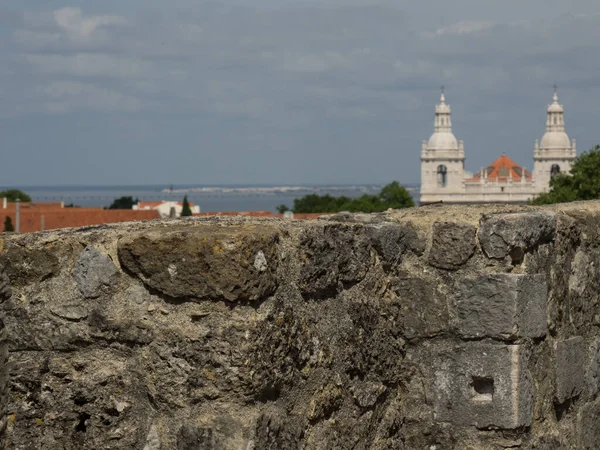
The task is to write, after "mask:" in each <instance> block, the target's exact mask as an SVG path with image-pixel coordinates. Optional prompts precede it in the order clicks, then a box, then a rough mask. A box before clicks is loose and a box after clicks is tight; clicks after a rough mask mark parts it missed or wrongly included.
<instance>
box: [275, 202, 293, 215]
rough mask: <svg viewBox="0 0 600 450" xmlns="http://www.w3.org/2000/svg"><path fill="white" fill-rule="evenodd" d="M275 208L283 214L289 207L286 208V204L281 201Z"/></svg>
mask: <svg viewBox="0 0 600 450" xmlns="http://www.w3.org/2000/svg"><path fill="white" fill-rule="evenodd" d="M275 209H276V210H277V212H278V213H279V214H283V213H284V212H286V211H289V210H290V208H288V207H287V205H284V204H283V203H282V204H281V205H279V206H276V207H275Z"/></svg>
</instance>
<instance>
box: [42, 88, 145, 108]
mask: <svg viewBox="0 0 600 450" xmlns="http://www.w3.org/2000/svg"><path fill="white" fill-rule="evenodd" d="M37 92H38V93H39V94H41V95H42V96H43V99H42V102H41V104H42V105H43V108H44V109H45V110H46V111H47V112H49V113H53V114H63V113H66V112H71V111H75V110H91V111H126V112H134V111H138V110H139V109H140V108H141V106H142V104H141V102H140V101H139V100H138V99H137V98H135V97H132V96H130V95H125V94H122V93H120V92H117V91H115V90H111V89H106V88H98V87H96V86H94V85H92V84H86V83H78V82H73V81H56V82H53V83H50V84H47V85H44V86H39V87H38V88H37Z"/></svg>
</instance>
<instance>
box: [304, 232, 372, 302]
mask: <svg viewBox="0 0 600 450" xmlns="http://www.w3.org/2000/svg"><path fill="white" fill-rule="evenodd" d="M300 251H301V252H302V256H301V260H302V267H301V269H300V286H301V290H302V292H303V293H304V294H307V295H311V296H315V297H325V296H334V295H335V294H336V293H337V291H338V290H339V288H343V286H344V284H346V286H347V285H348V284H349V283H355V282H356V281H360V280H361V279H362V278H364V276H365V275H366V273H367V270H368V268H369V266H370V265H371V257H370V248H369V242H368V240H367V238H366V235H365V229H364V227H362V226H359V225H341V224H339V225H338V224H334V225H325V226H323V228H319V229H312V230H311V231H307V232H305V234H304V235H303V236H302V239H301V242H300Z"/></svg>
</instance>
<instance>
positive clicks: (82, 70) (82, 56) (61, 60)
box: [25, 53, 153, 78]
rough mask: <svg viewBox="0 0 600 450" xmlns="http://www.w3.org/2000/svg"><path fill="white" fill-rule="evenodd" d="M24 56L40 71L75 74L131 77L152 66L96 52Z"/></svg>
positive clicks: (135, 60)
mask: <svg viewBox="0 0 600 450" xmlns="http://www.w3.org/2000/svg"><path fill="white" fill-rule="evenodd" d="M25 58H26V59H27V61H29V62H30V63H31V64H32V65H34V66H36V67H37V69H38V70H40V71H42V72H47V73H56V74H68V75H75V76H106V77H116V78H132V77H140V76H143V75H145V74H148V73H149V72H150V71H151V70H152V67H153V65H152V63H150V62H148V61H143V60H140V59H137V58H130V57H123V56H116V55H109V54H96V53H76V54H73V55H60V54H28V55H25Z"/></svg>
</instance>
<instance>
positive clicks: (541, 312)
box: [456, 274, 548, 339]
mask: <svg viewBox="0 0 600 450" xmlns="http://www.w3.org/2000/svg"><path fill="white" fill-rule="evenodd" d="M547 296H548V292H547V286H546V282H545V281H544V277H543V275H521V274H497V275H487V276H482V277H477V278H467V279H464V280H462V281H461V282H460V284H459V295H458V297H457V299H456V310H457V328H458V332H459V333H460V334H461V335H462V336H464V337H485V336H487V337H492V338H501V339H517V338H522V337H525V338H534V337H540V336H544V335H545V334H546V328H547V327H546V304H547Z"/></svg>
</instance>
